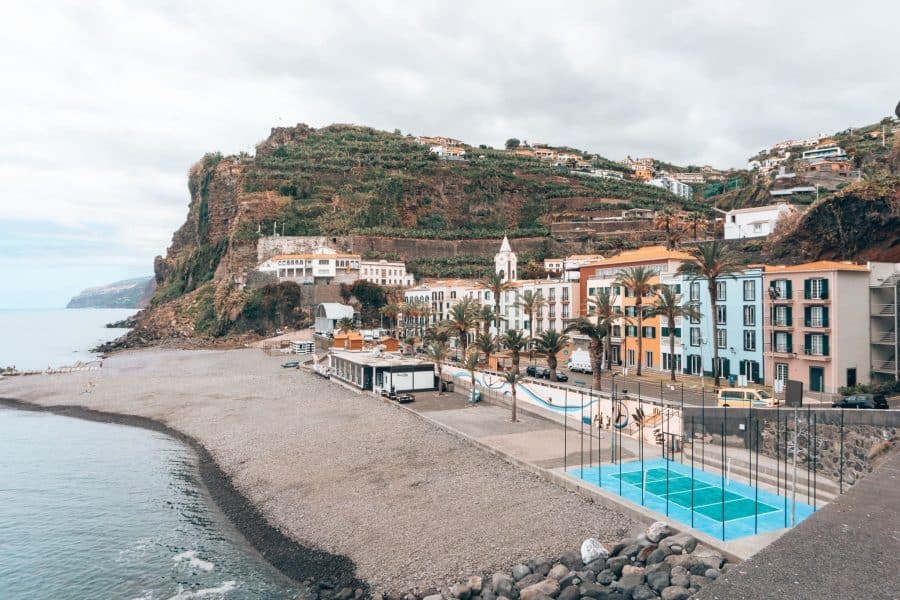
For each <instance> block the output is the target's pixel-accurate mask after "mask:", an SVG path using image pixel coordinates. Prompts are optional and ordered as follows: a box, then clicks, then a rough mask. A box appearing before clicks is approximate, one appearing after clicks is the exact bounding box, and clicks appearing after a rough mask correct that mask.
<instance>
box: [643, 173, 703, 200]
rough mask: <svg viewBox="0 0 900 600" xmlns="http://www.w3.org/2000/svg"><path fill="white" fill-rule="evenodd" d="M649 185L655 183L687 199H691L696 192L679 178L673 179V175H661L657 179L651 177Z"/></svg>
mask: <svg viewBox="0 0 900 600" xmlns="http://www.w3.org/2000/svg"><path fill="white" fill-rule="evenodd" d="M647 185H653V186H656V187H660V188H663V189H666V190H669V191H670V192H672V193H673V194H675V195H676V196H680V197H682V198H685V199H686V200H690V199H691V196H692V195H693V194H694V190H692V189H691V186H689V185H688V184H686V183H682V182H680V181H678V180H677V179H673V178H672V177H659V178H656V179H651V180H650V181H648V182H647Z"/></svg>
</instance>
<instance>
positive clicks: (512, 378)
mask: <svg viewBox="0 0 900 600" xmlns="http://www.w3.org/2000/svg"><path fill="white" fill-rule="evenodd" d="M503 378H504V379H506V383H508V384H509V390H510V392H509V393H510V395H511V396H512V418H511V419H510V420H511V421H512V422H513V423H516V422H518V420H519V417H518V414H517V413H518V406H517V404H516V386H517V385H518V384H519V372H518V371H516V370H511V371H507V372H506V373H504V374H503Z"/></svg>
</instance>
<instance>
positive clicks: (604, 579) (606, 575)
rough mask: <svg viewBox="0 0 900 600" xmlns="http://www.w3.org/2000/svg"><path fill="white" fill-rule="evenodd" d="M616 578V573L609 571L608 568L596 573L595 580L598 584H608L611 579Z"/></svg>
mask: <svg viewBox="0 0 900 600" xmlns="http://www.w3.org/2000/svg"><path fill="white" fill-rule="evenodd" d="M615 580H616V574H615V573H613V572H612V571H610V570H609V569H605V570H603V571H600V572H599V573H597V579H596V582H597V583H599V584H600V585H609V584H611V583H612V582H613V581H615Z"/></svg>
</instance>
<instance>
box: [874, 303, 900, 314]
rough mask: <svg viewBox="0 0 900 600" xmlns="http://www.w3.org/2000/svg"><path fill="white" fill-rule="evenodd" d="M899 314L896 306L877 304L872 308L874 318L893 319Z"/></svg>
mask: <svg viewBox="0 0 900 600" xmlns="http://www.w3.org/2000/svg"><path fill="white" fill-rule="evenodd" d="M895 314H897V305H896V304H893V303H891V304H876V305H875V306H873V307H872V316H873V317H893V316H894V315H895Z"/></svg>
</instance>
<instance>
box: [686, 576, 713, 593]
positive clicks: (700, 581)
mask: <svg viewBox="0 0 900 600" xmlns="http://www.w3.org/2000/svg"><path fill="white" fill-rule="evenodd" d="M711 581H712V579H707V578H706V577H704V576H703V575H691V587H692V588H697V589H698V590H699V589H702V588H704V587H706V586H708V585H709V584H710V582H711Z"/></svg>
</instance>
